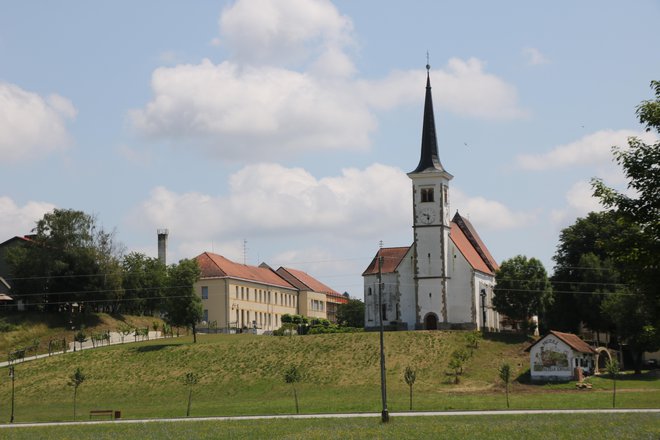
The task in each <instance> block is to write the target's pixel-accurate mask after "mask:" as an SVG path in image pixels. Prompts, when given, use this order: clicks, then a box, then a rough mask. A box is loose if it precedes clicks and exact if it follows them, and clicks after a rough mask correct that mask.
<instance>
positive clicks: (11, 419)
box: [9, 365, 15, 423]
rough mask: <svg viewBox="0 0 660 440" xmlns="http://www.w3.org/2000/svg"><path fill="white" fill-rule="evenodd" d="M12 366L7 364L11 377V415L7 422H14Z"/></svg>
mask: <svg viewBox="0 0 660 440" xmlns="http://www.w3.org/2000/svg"><path fill="white" fill-rule="evenodd" d="M14 376H15V375H14V366H13V365H10V366H9V377H10V378H11V417H10V419H9V423H14Z"/></svg>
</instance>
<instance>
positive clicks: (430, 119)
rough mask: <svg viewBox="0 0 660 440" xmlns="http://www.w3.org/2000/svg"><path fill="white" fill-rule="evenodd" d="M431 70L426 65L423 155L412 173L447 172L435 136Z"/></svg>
mask: <svg viewBox="0 0 660 440" xmlns="http://www.w3.org/2000/svg"><path fill="white" fill-rule="evenodd" d="M427 63H428V60H427ZM430 70H431V66H430V65H429V64H426V99H425V101H424V123H423V126H422V153H421V156H420V158H419V164H418V165H417V168H415V170H414V171H412V173H421V172H424V171H434V170H437V171H441V172H446V171H445V169H444V168H443V166H442V163H440V158H439V157H438V140H437V138H436V135H435V118H434V116H433V98H432V97H431V77H430Z"/></svg>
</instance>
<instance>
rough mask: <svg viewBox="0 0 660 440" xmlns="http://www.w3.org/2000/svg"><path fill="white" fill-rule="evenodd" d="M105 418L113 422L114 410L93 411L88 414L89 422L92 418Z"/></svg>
mask: <svg viewBox="0 0 660 440" xmlns="http://www.w3.org/2000/svg"><path fill="white" fill-rule="evenodd" d="M105 416H109V417H110V418H111V419H113V420H114V418H115V410H113V409H93V410H91V411H90V412H89V418H90V420H91V418H92V417H105Z"/></svg>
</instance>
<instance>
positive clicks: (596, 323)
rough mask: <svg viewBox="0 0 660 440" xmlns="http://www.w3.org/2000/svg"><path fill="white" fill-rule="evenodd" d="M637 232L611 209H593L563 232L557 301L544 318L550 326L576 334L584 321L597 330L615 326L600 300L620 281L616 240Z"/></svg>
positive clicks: (556, 269) (558, 258) (555, 283)
mask: <svg viewBox="0 0 660 440" xmlns="http://www.w3.org/2000/svg"><path fill="white" fill-rule="evenodd" d="M635 234H636V231H635V230H634V229H630V228H624V227H623V225H622V223H621V221H620V219H619V216H618V215H617V214H616V213H610V212H599V213H597V212H591V213H589V214H588V215H587V216H586V217H585V218H578V219H577V220H576V221H575V223H574V224H573V225H571V226H568V227H567V228H565V229H563V230H562V231H561V233H560V235H559V245H558V246H557V251H556V252H555V255H554V257H553V259H554V260H555V267H554V274H553V276H552V278H551V282H552V286H553V291H554V301H553V303H552V306H551V307H550V309H549V310H548V312H547V314H546V315H545V317H544V318H545V319H544V321H545V323H546V324H547V325H548V326H549V328H552V329H556V330H561V331H567V332H573V333H575V332H577V331H578V329H579V327H580V323H581V322H584V323H585V324H586V325H587V327H589V328H590V329H592V330H595V331H609V330H611V329H612V320H611V319H609V317H608V316H607V315H606V314H604V313H602V312H601V303H602V301H603V299H604V298H605V297H606V295H607V294H608V293H611V292H614V291H616V290H617V289H618V288H619V285H618V283H620V275H619V270H618V268H617V267H616V265H615V262H614V260H613V259H612V257H611V255H612V248H613V242H614V240H616V239H617V237H622V236H623V237H625V239H630V238H631V237H632V236H634V235H635Z"/></svg>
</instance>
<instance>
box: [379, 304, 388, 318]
mask: <svg viewBox="0 0 660 440" xmlns="http://www.w3.org/2000/svg"><path fill="white" fill-rule="evenodd" d="M380 318H381V319H382V320H383V322H385V321H387V304H383V305H382V310H381V315H380Z"/></svg>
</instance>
